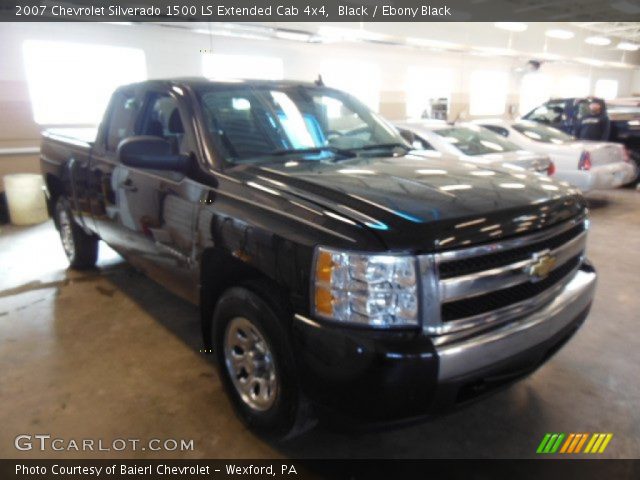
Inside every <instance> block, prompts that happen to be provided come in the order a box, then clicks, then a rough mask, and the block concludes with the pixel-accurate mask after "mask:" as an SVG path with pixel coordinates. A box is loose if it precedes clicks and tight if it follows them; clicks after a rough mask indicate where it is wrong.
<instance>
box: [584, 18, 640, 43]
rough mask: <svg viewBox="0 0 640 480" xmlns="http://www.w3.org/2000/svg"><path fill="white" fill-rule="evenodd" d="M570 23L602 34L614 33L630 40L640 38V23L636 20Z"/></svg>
mask: <svg viewBox="0 0 640 480" xmlns="http://www.w3.org/2000/svg"><path fill="white" fill-rule="evenodd" d="M572 25H575V26H576V27H580V28H585V29H587V30H590V31H592V32H597V33H600V34H602V35H614V36H616V37H618V38H623V39H625V40H630V41H638V40H640V24H639V23H638V22H573V23H572Z"/></svg>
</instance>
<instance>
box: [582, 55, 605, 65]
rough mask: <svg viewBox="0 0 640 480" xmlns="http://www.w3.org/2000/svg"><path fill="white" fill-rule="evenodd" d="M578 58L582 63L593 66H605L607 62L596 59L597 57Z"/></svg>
mask: <svg viewBox="0 0 640 480" xmlns="http://www.w3.org/2000/svg"><path fill="white" fill-rule="evenodd" d="M576 60H577V61H578V62H580V63H584V64H585V65H591V66H593V67H604V65H605V63H604V62H603V61H602V60H596V59H595V58H584V57H580V58H576Z"/></svg>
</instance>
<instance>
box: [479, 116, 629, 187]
mask: <svg viewBox="0 0 640 480" xmlns="http://www.w3.org/2000/svg"><path fill="white" fill-rule="evenodd" d="M474 123H477V124H478V125H481V126H483V127H485V128H488V129H490V130H492V131H494V132H495V133H497V134H499V135H501V136H502V137H504V138H506V139H508V140H509V141H511V142H513V143H515V144H516V145H518V146H520V147H521V148H525V149H527V150H531V151H533V152H538V153H541V154H545V155H549V156H550V157H551V160H552V161H553V163H554V164H555V166H556V171H555V173H554V175H553V176H554V178H557V179H558V180H563V181H565V182H568V183H570V184H572V185H574V186H576V187H578V188H579V189H580V190H582V191H583V192H588V191H590V190H600V189H608V188H616V187H619V186H621V185H626V184H628V183H631V182H633V181H634V180H635V179H636V178H637V176H638V171H637V168H636V166H635V165H634V163H633V162H632V161H631V160H630V158H629V154H628V152H627V150H626V149H625V147H624V146H623V145H621V144H618V143H612V142H592V141H587V140H576V139H575V138H574V137H572V136H570V135H567V134H566V133H564V132H561V131H560V130H557V129H555V128H552V127H548V126H546V125H542V124H540V123H537V122H531V121H528V120H515V121H507V120H502V119H488V120H476V121H475V122H474Z"/></svg>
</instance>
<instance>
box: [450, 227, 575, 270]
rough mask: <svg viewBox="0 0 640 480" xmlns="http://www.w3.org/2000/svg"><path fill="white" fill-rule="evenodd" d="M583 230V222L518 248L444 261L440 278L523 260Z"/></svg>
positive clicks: (557, 245)
mask: <svg viewBox="0 0 640 480" xmlns="http://www.w3.org/2000/svg"><path fill="white" fill-rule="evenodd" d="M582 232H584V223H579V224H578V225H576V226H575V227H573V228H570V229H569V230H567V231H565V232H563V233H561V234H559V235H557V236H554V237H551V238H547V239H545V240H542V241H539V242H535V243H531V244H528V245H525V246H523V247H520V248H514V249H511V250H507V251H504V252H499V253H492V254H488V255H481V256H478V257H471V258H465V259H462V260H458V261H454V262H446V263H442V264H441V265H440V268H439V271H440V278H441V279H445V278H452V277H459V276H462V275H468V274H470V273H476V272H481V271H483V270H490V269H492V268H496V267H502V266H504V265H509V264H510V263H515V262H518V261H520V260H524V259H526V258H528V257H530V256H531V255H533V254H534V253H536V252H540V251H542V250H546V249H549V250H553V249H556V248H558V247H559V246H561V245H564V244H565V243H567V242H568V241H569V240H571V239H572V238H574V237H576V236H578V235H580V234H581V233H582Z"/></svg>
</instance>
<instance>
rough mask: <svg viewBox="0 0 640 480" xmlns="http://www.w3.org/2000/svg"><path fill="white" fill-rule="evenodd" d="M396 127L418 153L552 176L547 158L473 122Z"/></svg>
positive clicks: (430, 122) (414, 123) (409, 123)
mask: <svg viewBox="0 0 640 480" xmlns="http://www.w3.org/2000/svg"><path fill="white" fill-rule="evenodd" d="M396 127H397V128H398V129H399V130H400V134H401V135H402V136H403V137H404V138H405V140H407V141H408V142H409V143H410V144H411V145H412V146H413V148H414V149H415V151H416V153H418V154H420V153H427V152H429V151H433V150H436V151H438V152H441V153H444V154H448V155H453V156H455V157H457V158H458V159H459V160H464V161H468V162H472V163H476V164H480V165H481V166H483V167H489V168H502V169H505V168H506V169H510V170H520V171H523V170H529V171H533V172H536V173H541V174H544V175H549V174H551V173H553V168H554V167H553V163H552V162H551V160H550V159H549V156H548V155H546V154H540V153H533V152H530V151H526V150H524V149H522V148H520V147H519V146H517V145H516V144H514V143H512V142H510V141H509V140H507V139H506V138H504V137H502V136H500V135H498V134H496V133H494V132H492V131H491V130H488V129H486V128H483V127H481V126H479V125H475V124H473V123H461V124H450V123H447V122H444V121H441V120H435V121H434V120H416V121H407V122H401V123H396Z"/></svg>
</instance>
